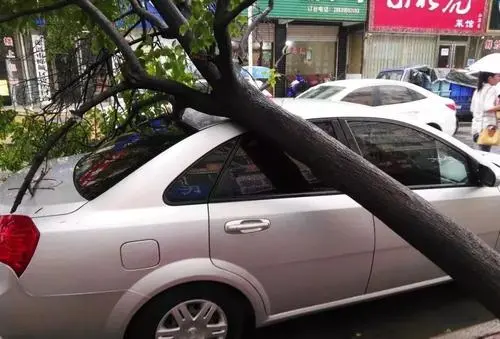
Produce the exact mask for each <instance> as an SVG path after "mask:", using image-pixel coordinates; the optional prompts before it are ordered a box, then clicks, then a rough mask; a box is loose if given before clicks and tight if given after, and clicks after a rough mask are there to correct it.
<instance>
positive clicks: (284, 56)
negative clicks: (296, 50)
mask: <svg viewBox="0 0 500 339" xmlns="http://www.w3.org/2000/svg"><path fill="white" fill-rule="evenodd" d="M290 54H292V53H290V52H287V53H284V54H282V55H281V56H280V57H279V59H278V60H276V62H275V63H274V67H273V68H274V69H275V70H277V69H278V67H279V65H280V64H281V62H282V61H283V60H284V59H285V58H286V57H287V56H288V55H290ZM279 76H282V74H279ZM269 86H271V84H270V83H269V79H267V80H266V82H265V83H263V84H262V86H260V88H259V91H263V90H265V89H268V88H269Z"/></svg>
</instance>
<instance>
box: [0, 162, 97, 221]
mask: <svg viewBox="0 0 500 339" xmlns="http://www.w3.org/2000/svg"><path fill="white" fill-rule="evenodd" d="M82 156H83V154H79V155H74V156H70V157H64V158H57V159H52V160H49V161H48V162H47V169H48V172H47V174H46V175H45V176H44V177H43V179H42V180H40V181H39V184H38V188H37V189H36V190H35V192H34V195H33V196H31V194H30V193H29V192H26V194H25V196H24V199H23V202H22V204H21V205H20V206H19V207H18V209H17V211H16V213H18V214H23V215H29V216H32V217H42V216H49V215H60V214H68V213H71V212H74V211H75V210H77V209H78V208H80V207H81V206H82V205H83V204H85V203H86V202H87V200H85V199H84V198H83V197H82V196H81V195H80V194H79V193H78V191H77V190H76V188H75V185H74V184H73V171H74V168H75V165H76V163H77V162H78V160H79V159H80V158H81V157H82ZM28 170H29V168H25V169H23V170H21V171H19V172H17V173H15V174H12V175H11V176H10V177H8V178H7V180H6V181H5V182H3V183H2V184H1V185H0V214H6V213H9V211H10V209H11V207H12V204H13V203H14V199H15V197H16V195H17V193H18V191H19V188H20V187H21V184H22V182H23V180H24V178H25V176H26V173H27V172H28ZM40 173H41V169H39V170H38V172H37V173H36V175H35V178H34V179H35V180H34V181H36V179H37V178H39V175H40ZM32 185H33V183H32Z"/></svg>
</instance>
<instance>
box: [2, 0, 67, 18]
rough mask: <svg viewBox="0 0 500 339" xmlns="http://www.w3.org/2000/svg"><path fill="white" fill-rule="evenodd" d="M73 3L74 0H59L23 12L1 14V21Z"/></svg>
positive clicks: (52, 9) (53, 9)
mask: <svg viewBox="0 0 500 339" xmlns="http://www.w3.org/2000/svg"><path fill="white" fill-rule="evenodd" d="M71 4H73V1H72V0H63V1H59V2H56V3H54V4H51V5H47V6H43V7H37V8H32V9H28V10H26V11H22V12H18V13H11V14H7V15H1V16H0V23H3V22H7V21H11V20H14V19H18V18H20V17H24V16H29V15H33V14H40V13H45V12H50V11H55V10H57V9H61V8H63V7H66V6H68V5H71Z"/></svg>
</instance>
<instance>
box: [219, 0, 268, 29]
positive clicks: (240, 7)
mask: <svg viewBox="0 0 500 339" xmlns="http://www.w3.org/2000/svg"><path fill="white" fill-rule="evenodd" d="M271 1H272V0H270V1H269V2H271ZM256 2H257V0H245V1H243V2H242V3H241V4H239V5H238V6H236V7H235V8H234V9H233V10H232V11H230V12H227V13H226V15H225V19H224V20H225V21H226V25H229V23H230V22H231V21H233V20H234V19H235V18H236V17H237V16H238V15H240V14H241V12H243V11H244V10H245V9H246V8H248V7H250V6H252V5H253V4H254V3H256Z"/></svg>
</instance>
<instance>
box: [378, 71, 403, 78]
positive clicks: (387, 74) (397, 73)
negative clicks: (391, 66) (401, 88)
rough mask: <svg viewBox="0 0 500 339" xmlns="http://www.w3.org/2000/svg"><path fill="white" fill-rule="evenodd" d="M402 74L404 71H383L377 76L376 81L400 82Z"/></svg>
mask: <svg viewBox="0 0 500 339" xmlns="http://www.w3.org/2000/svg"><path fill="white" fill-rule="evenodd" d="M403 73H404V71H402V70H393V71H383V72H380V73H379V74H378V75H377V79H385V80H401V78H402V77H403Z"/></svg>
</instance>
